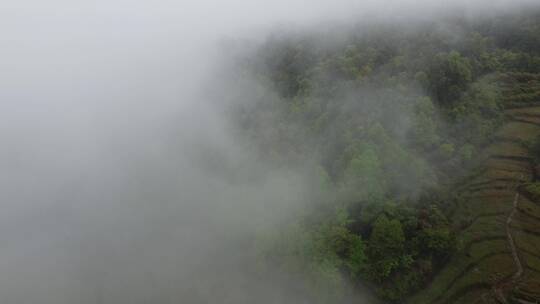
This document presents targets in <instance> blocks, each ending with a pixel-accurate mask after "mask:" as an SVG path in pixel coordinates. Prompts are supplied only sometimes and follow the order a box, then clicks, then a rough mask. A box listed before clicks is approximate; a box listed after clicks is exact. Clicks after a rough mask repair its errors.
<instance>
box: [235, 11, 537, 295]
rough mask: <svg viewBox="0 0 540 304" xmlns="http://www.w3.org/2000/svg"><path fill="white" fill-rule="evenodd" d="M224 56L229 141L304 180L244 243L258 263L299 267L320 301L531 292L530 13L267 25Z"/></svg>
mask: <svg viewBox="0 0 540 304" xmlns="http://www.w3.org/2000/svg"><path fill="white" fill-rule="evenodd" d="M235 64H236V71H237V73H236V76H235V77H231V79H230V82H233V83H237V85H249V86H251V89H250V92H252V95H250V96H249V99H250V100H251V101H252V102H250V103H241V102H234V100H235V99H240V98H239V97H238V96H235V95H234V94H232V95H231V94H229V95H226V96H229V97H228V98H229V99H231V100H232V101H233V102H232V103H229V104H232V106H231V108H229V109H228V111H229V113H230V115H232V116H233V117H234V121H236V122H237V124H238V126H240V127H241V130H242V131H241V132H240V136H242V137H243V138H245V139H248V141H249V142H250V143H252V147H253V149H255V150H257V151H258V153H259V155H260V157H261V158H264V159H265V160H270V161H271V162H273V163H275V164H277V165H279V166H283V167H295V166H302V167H308V168H309V169H308V170H310V171H309V172H312V174H313V176H317V179H318V181H319V182H318V184H316V185H314V187H313V189H314V190H313V195H312V198H310V199H311V200H312V201H313V202H312V203H311V204H310V206H311V207H310V208H307V210H306V211H305V212H304V213H303V214H302V215H301V216H299V217H296V218H295V219H294V220H292V221H287V222H284V223H283V224H282V225H281V226H280V229H278V230H277V231H274V230H273V233H268V232H265V233H260V234H259V235H258V236H257V238H256V240H254V242H255V244H256V248H257V250H258V256H259V258H260V264H261V269H264V268H265V267H268V268H277V269H282V270H283V271H285V272H287V273H293V274H294V273H296V274H298V275H301V276H305V277H307V280H306V282H307V283H306V284H305V286H303V287H302V290H300V291H299V292H301V293H305V294H308V295H311V296H313V298H314V299H317V301H318V302H320V303H336V302H339V301H340V300H343V299H346V296H347V294H350V293H352V292H354V289H355V288H356V287H355V286H357V285H359V284H361V285H367V286H368V288H370V289H372V290H374V291H375V292H376V293H377V295H378V296H379V297H380V298H381V299H382V300H384V301H388V302H405V301H406V299H411V297H413V298H412V300H411V303H433V302H440V303H450V302H455V303H475V302H476V301H479V300H481V299H485V301H487V302H489V301H495V300H498V301H507V300H508V301H510V299H520V300H522V301H525V300H526V301H536V300H539V299H540V293H539V290H540V276H539V275H538V274H539V273H540V268H538V267H540V266H538V265H539V264H538V261H540V237H538V236H539V235H540V225H539V223H538V221H537V220H538V219H539V218H540V213H538V210H537V209H538V208H539V206H540V205H539V204H540V200H539V197H540V195H539V194H538V193H539V192H540V191H539V190H538V189H539V188H540V187H539V186H538V184H536V183H534V182H533V181H534V178H535V176H536V175H535V173H534V172H533V171H534V170H532V169H531V168H533V164H534V162H535V161H536V162H538V159H539V158H540V156H539V155H540V154H539V153H540V152H539V151H540V149H539V148H538V141H535V140H534V138H535V137H536V136H540V127H539V126H540V120H538V118H539V117H540V116H539V114H538V111H537V110H538V109H539V108H535V106H540V76H539V75H540V10H524V11H521V12H509V13H506V14H500V15H492V16H487V15H486V16H482V17H475V18H469V17H467V16H465V15H460V14H453V15H450V16H448V17H445V18H442V19H438V20H418V21H414V22H408V23H390V22H383V21H380V22H361V23H358V24H357V25H354V26H340V27H336V28H332V29H329V30H314V31H298V32H296V33H283V32H277V33H275V34H274V35H273V36H272V37H270V38H269V39H268V40H267V41H266V42H265V43H264V44H263V45H262V46H259V47H257V48H256V49H255V50H251V51H247V52H243V53H241V55H238V56H236V57H235ZM246 79H247V80H246ZM229 93H230V92H229ZM512 109H513V110H512ZM518 122H519V123H518ZM493 155H495V156H496V157H492V156H493ZM500 166H503V167H504V166H506V167H505V168H506V169H505V168H503V169H501V168H499V167H500ZM512 166H513V167H512ZM508 167H512V168H516V167H517V168H518V169H515V170H514V169H512V168H510V169H508ZM497 168H498V169H497ZM490 170H491V171H490ZM486 171H489V172H491V173H489V174H487V175H486V173H485V172H486ZM495 171H496V172H495ZM516 172H518V173H516ZM520 172H521V173H520ZM519 174H521V175H519ZM482 187H483V188H482ZM518 188H519V189H522V192H523V193H524V194H523V195H522V196H523V197H527V203H523V204H528V205H530V206H529V207H525V205H523V206H521V207H519V208H529V209H527V210H529V213H530V214H529V215H520V216H523V217H525V216H529V218H528V219H526V220H525V219H521V221H520V220H517V219H515V218H514V213H515V212H516V208H518V207H516V206H515V204H517V202H516V203H513V202H514V195H517V194H516V192H515V191H516V190H515V189H518ZM478 189H480V190H478ZM507 190H508V191H507ZM482 191H484V192H482ZM493 191H503V192H504V191H507V192H504V193H502V192H493ZM485 192H487V195H486V196H484V197H480V198H479V196H482V195H483V194H486V193H485ZM473 197H476V198H473ZM486 197H488V198H486ZM516 200H517V198H516ZM493 201H500V202H498V203H497V202H495V203H494V202H493ZM519 208H518V209H519ZM512 220H513V224H512ZM508 221H509V222H508ZM479 222H482V223H483V224H478V225H483V226H481V227H476V226H474V225H476V224H475V223H479ZM512 225H513V226H515V227H517V228H515V229H514V230H516V231H521V230H519V229H520V228H519V227H525V226H526V229H525V228H523V229H522V230H526V231H529V232H528V234H526V233H525V234H523V233H521V232H519V233H518V232H516V231H514V230H512V229H511V227H510V226H512ZM473 226H474V227H476V228H474V227H473ZM470 227H473V228H470ZM509 227H510V228H509ZM467 229H469V230H467ZM471 229H472V230H471ZM474 229H476V230H474ZM508 235H510V236H514V239H516V243H517V247H520V246H521V248H525V247H526V248H525V249H526V251H519V250H518V251H519V252H516V249H514V248H511V247H512V246H514V245H515V244H510V243H511V242H510V243H509V242H508ZM482 241H488V242H487V243H486V242H484V243H483V245H481V246H480V247H481V248H480V247H479V245H478V244H479V242H482ZM489 241H492V242H491V243H490V242H489ZM520 242H521V243H520ZM471 246H472V247H474V248H471ZM525 249H524V250H525ZM494 252H495V253H494ZM500 252H502V253H504V256H500V255H499V256H498V255H497V253H500ZM525 252H526V253H525ZM516 254H517V255H519V258H517V260H516V257H515V255H516ZM524 255H527V258H526V259H525V260H524V259H523V258H522V257H523V256H524ZM491 257H495V259H491V260H490V258H491ZM517 261H519V262H522V263H523V264H524V265H522V266H519V267H524V268H525V269H526V270H527V269H528V270H527V271H525V274H520V275H519V276H518V277H516V276H515V273H516V270H515V269H516V268H515V267H516V266H515V265H514V264H515V263H516V262H517ZM482 263H484V264H482ZM486 263H487V264H486ZM529 264H534V265H533V266H531V265H529ZM505 267H506V268H505ZM535 267H536V268H535ZM494 268H500V271H499V272H500V273H494V272H493V273H491V272H490V271H492V270H493V269H494ZM481 271H484V273H481V274H478V273H480V272H481ZM522 272H523V271H522ZM475 276H476V277H475ZM520 284H521V285H520ZM535 284H536V285H535ZM522 285H523V286H524V287H523V286H522ZM519 286H522V287H521V290H522V291H523V290H525V291H523V292H521V293H520V292H519V290H518V291H516V288H518V287H519ZM419 291H421V292H420V293H419ZM501 299H502V300H501ZM490 303H491V302H490Z"/></svg>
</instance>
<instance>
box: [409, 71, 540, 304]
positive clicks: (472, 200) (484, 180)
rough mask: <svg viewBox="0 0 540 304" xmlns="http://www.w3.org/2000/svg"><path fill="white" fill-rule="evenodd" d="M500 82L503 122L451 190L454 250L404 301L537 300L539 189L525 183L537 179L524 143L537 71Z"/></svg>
mask: <svg viewBox="0 0 540 304" xmlns="http://www.w3.org/2000/svg"><path fill="white" fill-rule="evenodd" d="M505 83H506V85H505V90H506V91H505V93H506V94H507V96H509V97H508V98H507V100H508V102H507V109H506V111H505V113H506V116H507V120H506V123H505V124H504V125H503V126H502V127H501V128H500V129H499V130H497V134H496V136H495V138H496V140H495V141H494V143H492V144H491V145H489V146H488V147H486V148H485V150H484V151H483V155H482V157H481V158H482V164H481V165H480V166H479V167H480V168H481V170H480V171H479V172H477V173H476V174H475V175H474V177H472V178H471V180H470V182H468V183H467V185H466V186H464V187H463V188H461V189H459V190H458V191H459V192H461V193H462V195H463V196H464V197H465V198H466V199H465V200H463V203H460V204H461V205H459V206H456V207H457V208H456V209H455V210H456V211H455V214H454V215H453V223H454V225H455V227H456V229H457V230H458V231H459V234H458V244H459V250H458V252H457V253H456V254H455V255H454V256H453V257H452V259H451V261H450V262H449V263H448V264H447V266H446V267H445V268H443V269H442V270H441V271H440V272H438V273H437V275H436V276H435V277H434V279H433V281H432V282H431V284H430V285H429V286H428V287H427V288H426V289H424V290H423V291H421V292H420V293H418V294H417V295H415V296H414V297H412V298H411V299H409V301H408V302H409V303H414V304H417V303H523V304H526V303H540V196H538V195H535V194H534V193H532V192H531V190H530V188H528V187H527V185H529V184H530V183H532V182H535V179H536V178H538V176H537V173H536V172H535V168H534V165H533V158H532V155H531V154H532V152H531V151H530V150H529V148H528V145H527V143H528V142H530V141H531V140H532V139H534V138H535V137H537V136H539V135H540V98H537V97H538V96H537V95H538V92H540V85H539V84H540V76H538V75H532V74H524V75H522V74H520V75H517V74H516V75H509V76H508V78H506V79H505ZM538 189H540V188H538Z"/></svg>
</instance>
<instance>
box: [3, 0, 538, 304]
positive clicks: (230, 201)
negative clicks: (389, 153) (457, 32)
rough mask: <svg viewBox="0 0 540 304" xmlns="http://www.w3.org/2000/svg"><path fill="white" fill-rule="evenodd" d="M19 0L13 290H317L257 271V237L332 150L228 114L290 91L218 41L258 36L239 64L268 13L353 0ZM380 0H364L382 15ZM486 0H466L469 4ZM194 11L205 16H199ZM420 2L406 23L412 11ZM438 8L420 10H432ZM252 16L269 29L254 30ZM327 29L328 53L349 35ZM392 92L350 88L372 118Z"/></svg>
mask: <svg viewBox="0 0 540 304" xmlns="http://www.w3.org/2000/svg"><path fill="white" fill-rule="evenodd" d="M21 3H22V4H12V7H9V9H7V10H6V11H5V12H4V13H1V14H0V16H2V17H5V18H2V19H3V21H2V22H0V24H3V25H4V26H3V28H4V29H2V30H0V32H2V35H3V36H4V37H7V39H6V40H5V41H4V42H3V43H0V44H1V45H3V46H5V48H2V49H3V50H2V51H0V55H2V56H0V57H2V59H0V64H1V65H2V66H4V67H6V69H4V71H3V72H1V73H0V88H1V89H0V99H1V100H2V102H0V111H1V113H2V114H0V118H1V119H0V120H1V122H0V139H1V140H2V143H3V148H2V149H0V167H1V168H2V170H1V172H2V173H1V174H0V189H1V193H2V196H3V199H2V200H1V201H2V202H3V207H4V208H3V212H2V213H1V214H0V218H1V220H2V221H1V222H2V223H1V224H0V225H3V228H4V229H2V232H1V233H0V237H1V238H2V239H3V241H4V242H3V244H4V249H3V250H0V267H1V272H0V273H2V275H0V278H1V279H2V284H0V302H2V303H4V302H5V303H55V304H58V303H148V302H152V303H217V302H222V303H223V302H224V303H247V302H250V301H253V299H256V300H257V301H258V302H262V303H310V302H311V301H310V300H311V299H309V296H306V292H305V290H304V286H303V283H302V280H306V278H305V277H304V276H303V274H302V273H300V274H296V273H293V274H289V273H282V272H281V271H277V270H276V271H271V270H270V271H269V270H268V269H265V270H264V271H267V272H264V271H263V272H261V271H260V268H259V265H258V256H257V255H256V253H254V252H251V251H250V250H251V248H252V247H253V246H255V245H254V243H256V241H253V238H254V236H253V235H254V232H256V233H258V234H272V233H274V232H275V231H279V230H280V229H279V228H280V227H281V225H282V224H283V223H286V224H287V223H289V222H290V221H291V220H293V219H295V218H297V217H301V216H303V215H304V214H305V213H309V212H310V211H311V209H313V208H315V207H314V206H318V204H322V202H319V201H318V200H321V197H324V195H323V194H320V193H319V192H318V190H319V189H318V187H319V176H318V173H314V171H316V170H317V168H313V166H314V162H315V160H319V159H320V158H321V154H322V152H321V153H318V151H315V152H314V153H313V154H312V158H313V159H304V160H302V161H298V162H293V165H291V163H286V162H285V163H282V162H280V160H279V156H278V157H277V160H276V157H274V156H270V157H268V158H267V157H266V154H265V150H264V148H260V147H258V146H257V145H258V143H255V142H254V141H253V140H252V139H246V137H245V133H244V132H243V131H245V130H242V129H240V130H239V129H238V126H237V121H230V120H229V119H231V116H230V113H227V111H231V108H230V106H231V104H232V105H234V106H237V105H238V104H240V105H241V106H242V105H243V104H247V105H246V107H248V108H249V107H250V106H251V103H252V102H253V101H254V100H257V99H258V100H260V101H261V102H262V103H264V102H266V101H267V100H272V99H277V98H279V93H278V92H277V91H274V90H272V89H269V87H268V86H267V83H266V82H262V83H261V82H260V81H259V80H258V79H247V80H246V79H242V76H238V77H239V78H240V80H238V79H236V78H234V77H235V75H236V73H237V70H236V68H237V67H236V66H235V65H236V64H237V62H236V61H229V58H222V57H219V56H223V54H222V53H221V51H222V50H223V49H221V48H219V47H215V43H214V41H215V40H218V39H220V37H222V36H232V37H238V36H237V35H236V33H237V32H236V31H238V32H241V33H242V34H243V33H245V35H246V36H247V38H245V40H247V41H248V42H247V43H246V44H248V48H247V50H246V49H242V48H243V45H242V44H241V43H240V47H239V49H240V50H235V49H233V50H230V49H227V50H225V51H224V52H231V53H232V55H231V56H237V55H238V53H240V55H238V56H239V57H240V59H239V60H240V61H243V60H245V58H246V57H249V56H253V53H250V52H251V51H253V52H256V51H257V50H259V48H260V46H261V44H263V43H264V41H266V37H268V35H269V34H268V30H267V28H268V26H267V25H268V24H270V27H272V26H273V25H274V24H275V23H276V22H283V20H286V21H285V22H284V24H288V23H287V22H292V23H294V22H295V21H296V20H295V19H296V17H298V20H300V21H298V23H300V24H301V25H300V26H298V28H299V30H298V31H299V32H300V35H302V34H303V33H304V32H305V31H306V29H308V30H307V31H308V32H309V29H310V28H311V27H315V28H316V29H315V32H316V33H315V34H312V35H313V36H316V35H317V34H318V32H319V29H318V28H317V24H321V23H322V24H324V25H325V26H326V25H327V24H329V23H330V24H331V23H332V22H333V21H321V20H323V19H324V15H325V12H327V11H328V12H331V13H332V14H334V15H335V16H337V17H339V16H341V14H344V12H343V11H344V10H345V9H343V7H346V6H347V5H348V4H350V1H349V2H347V1H344V3H345V4H341V3H342V2H340V5H336V6H339V7H341V9H332V7H333V6H334V5H332V4H328V3H324V2H320V5H317V4H314V3H311V2H310V3H311V5H312V6H313V7H314V8H313V11H309V8H310V4H309V3H306V2H305V1H295V2H293V3H281V2H279V1H278V2H275V3H274V4H272V5H271V8H269V9H268V11H265V9H264V6H265V5H266V4H260V3H259V4H260V7H259V6H258V5H257V4H253V3H251V4H250V3H247V2H245V1H244V2H242V1H233V2H232V3H231V4H230V5H228V4H226V3H225V4H216V3H211V2H210V3H209V2H204V3H202V4H200V6H199V7H195V6H197V4H188V3H187V2H183V3H180V4H174V3H171V2H166V1H165V2H160V3H161V5H156V7H154V6H153V5H149V4H146V3H144V2H140V1H139V2H136V5H132V6H130V8H129V9H127V13H126V12H124V11H123V10H124V8H125V7H126V5H127V4H126V3H123V2H117V3H116V2H115V3H101V2H99V3H98V4H96V5H94V4H92V5H91V4H89V3H84V4H82V3H81V4H80V5H81V6H80V7H78V4H68V3H67V2H66V1H54V2H52V3H51V4H45V3H41V2H40V3H37V2H33V1H25V2H21ZM370 3H371V4H366V5H367V6H372V7H371V8H367V9H365V11H367V12H369V11H370V10H373V11H377V12H381V11H382V12H384V11H385V8H382V7H379V6H380V4H377V3H375V2H373V1H372V2H370ZM393 3H397V2H393ZM498 3H500V4H499V5H501V7H502V9H501V10H504V9H506V8H509V7H512V6H518V4H511V3H510V2H508V1H506V2H505V1H501V2H498ZM529 3H533V2H529ZM424 4H425V3H424ZM483 4H485V3H484V2H478V3H477V4H470V5H472V6H475V5H477V7H475V8H472V9H471V11H472V12H473V13H471V14H473V16H474V14H476V13H478V12H477V10H480V9H481V8H482V6H483ZM216 5H217V6H218V7H220V8H222V11H223V12H229V13H230V14H229V15H230V16H229V17H227V18H224V17H223V16H222V15H226V13H221V12H220V10H219V9H215V8H214V6H216ZM244 5H245V6H247V7H248V9H244V10H243V11H244V12H242V13H240V11H242V7H243V6H244ZM401 5H403V6H404V7H407V6H408V5H410V4H401ZM418 5H419V6H422V4H418ZM190 6H194V7H191V10H194V11H196V12H198V13H196V14H194V15H193V16H189V13H186V12H189V11H191V10H190V9H189V8H190ZM255 6H257V7H255ZM289 6H292V9H291V8H290V7H289ZM399 6H400V5H397V4H396V7H399ZM443 6H444V5H443ZM456 6H459V5H457V4H456ZM408 7H409V8H408V9H407V10H409V11H410V12H409V13H407V12H405V13H403V14H404V15H403V17H402V18H403V20H400V22H406V21H407V22H408V21H410V22H411V23H414V22H413V21H412V20H409V19H408V18H409V15H415V14H414V13H413V11H414V6H408ZM306 10H308V11H307V12H306ZM396 10H397V9H396ZM419 10H420V9H419ZM212 11H216V13H213V12H212ZM345 11H346V10H345ZM51 12H56V13H55V14H51ZM88 12H91V13H88ZM176 12H180V13H179V14H180V16H181V18H178V19H176V16H175V14H176ZM235 12H237V13H238V14H239V15H240V16H241V17H239V18H238V20H234V19H235V18H234V13H235ZM268 12H275V16H272V14H269V13H268ZM303 12H306V13H305V14H304V13H303ZM428 12H429V13H425V14H427V15H428V16H427V17H426V16H424V17H421V18H420V19H422V18H428V19H431V18H436V15H435V14H434V13H433V12H432V11H429V10H428ZM345 13H347V14H348V13H349V12H345ZM443 13H444V12H443ZM212 14H216V15H219V16H216V19H217V20H218V21H216V24H212V17H213V16H212ZM365 14H368V13H365ZM487 14H489V13H487ZM249 15H252V16H249ZM268 15H270V17H269V16H268ZM304 15H306V16H304ZM353 15H354V14H353ZM201 16H204V18H201ZM335 16H332V17H329V19H332V20H335V19H339V18H336V17H335ZM373 16H377V15H375V14H373ZM79 17H82V18H79ZM273 18H276V19H275V20H273ZM349 18H351V19H353V21H352V22H354V18H353V17H346V18H343V20H339V21H338V22H337V23H342V24H343V23H344V24H347V23H348V22H349ZM380 18H381V20H383V21H381V22H383V23H384V22H390V23H391V22H392V18H393V17H392V16H381V17H380ZM258 19H260V20H258ZM374 19H376V17H374ZM201 20H203V21H201ZM245 20H248V21H246V24H247V25H244V23H243V22H244V21H245ZM276 20H277V21H276ZM123 21H125V23H123ZM229 21H230V22H231V23H232V24H229V25H226V26H223V23H224V22H229ZM259 21H260V22H259ZM302 23H303V24H305V25H302ZM252 24H255V26H254V27H255V28H258V27H262V28H263V29H260V30H259V29H257V30H254V31H253V32H254V33H253V32H252V31H250V30H249V29H248V30H245V28H247V27H249V26H251V25H252ZM261 24H262V26H261ZM313 24H316V25H313ZM220 26H223V28H220ZM338 26H339V25H338ZM289 27H293V28H294V26H289V25H282V26H281V28H280V31H287V30H288V29H289ZM449 30H451V29H449ZM323 32H324V31H323ZM285 35H287V34H285ZM252 36H253V37H252ZM261 37H262V40H263V41H262V42H261ZM243 38H244V37H242V36H240V38H239V39H243ZM330 38H331V39H328V42H326V41H325V42H323V46H322V47H321V48H328V49H332V48H335V47H336V45H335V43H338V44H339V43H340V37H338V36H335V37H330ZM332 38H333V39H332ZM336 40H337V41H336ZM344 40H346V39H344ZM250 41H254V42H250ZM226 43H228V42H226ZM227 47H228V46H227V45H226V46H225V48H227ZM235 47H236V46H233V48H235ZM209 48H210V49H209ZM245 53H247V54H245ZM226 56H227V55H226ZM244 63H245V61H244ZM231 66H232V67H231ZM231 69H233V70H231ZM208 74H210V75H208ZM216 75H217V76H218V77H215V76H216ZM237 80H238V82H237ZM243 81H245V83H243ZM231 82H232V83H231ZM239 82H240V83H239ZM200 91H203V92H202V93H201V92H200ZM372 91H375V92H372ZM422 93H423V92H421V91H418V92H414V93H411V94H412V95H421V94H422ZM378 94H379V95H378ZM384 94H385V93H380V92H379V91H377V90H373V89H372V88H369V87H368V88H360V89H352V90H348V89H345V90H343V94H342V96H343V98H342V99H339V100H341V101H343V103H344V105H343V108H342V112H344V113H346V112H347V111H350V110H351V108H354V107H357V106H358V104H357V103H356V101H357V100H356V99H355V98H356V97H357V96H358V95H361V96H364V99H363V103H362V105H361V106H365V107H367V108H369V109H366V112H368V113H369V112H370V111H371V110H372V109H373V110H376V109H377V107H378V105H379V104H378V103H376V101H377V100H378V98H386V97H388V96H387V95H384ZM208 96H209V97H208ZM261 96H262V97H261ZM373 96H374V97H373ZM381 96H382V97H381ZM392 96H393V93H392V94H390V97H392ZM226 99H229V100H226ZM404 113H405V112H404ZM410 114H411V113H407V115H410ZM407 115H404V116H407ZM401 118H403V119H404V121H403V124H404V125H406V126H407V127H404V128H403V129H401V130H396V136H398V135H399V136H404V135H400V134H398V133H399V131H403V132H405V130H406V129H409V127H410V126H409V122H408V118H407V117H401ZM275 119H276V118H275V117H269V118H268V121H266V122H264V121H263V122H262V123H261V125H262V126H264V125H265V124H270V123H273V122H274V121H275ZM290 128H291V129H300V126H296V125H294V123H293V124H291V125H290ZM317 140H318V139H317V138H313V139H306V143H307V147H314V146H317V145H320V144H321V143H320V142H317ZM403 140H405V139H403ZM310 141H313V142H310ZM261 150H262V151H261ZM267 151H269V150H266V152H267ZM405 181H406V180H405ZM319 195H320V197H318V196H319ZM345 195H348V194H345ZM324 198H326V197H324ZM297 285H298V286H297ZM363 298H364V295H354V297H353V299H354V300H358V299H363ZM265 301H266V302H265ZM366 301H367V300H365V301H364V302H366Z"/></svg>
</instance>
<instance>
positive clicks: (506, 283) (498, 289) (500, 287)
mask: <svg viewBox="0 0 540 304" xmlns="http://www.w3.org/2000/svg"><path fill="white" fill-rule="evenodd" d="M520 179H521V177H520ZM518 180H519V179H518ZM518 202H519V192H516V194H515V195H514V201H513V202H512V211H511V212H510V214H509V215H508V217H507V218H506V225H505V226H506V227H505V228H506V238H507V240H508V244H509V245H510V251H511V252H512V259H513V260H514V264H515V265H516V272H515V273H514V274H513V275H512V277H511V278H510V279H509V280H502V281H501V282H499V283H497V284H495V285H494V286H493V293H494V295H495V298H496V299H497V301H499V302H500V303H503V304H506V303H508V301H507V300H506V297H505V295H504V290H508V289H510V288H512V287H513V286H515V284H516V283H517V282H518V281H519V279H520V278H521V275H522V274H523V265H522V263H521V259H520V258H519V254H518V252H517V248H516V243H515V241H514V237H513V236H512V228H511V227H510V225H511V224H512V219H513V218H514V214H515V213H516V211H517V207H518ZM483 298H484V297H483ZM484 301H485V298H484Z"/></svg>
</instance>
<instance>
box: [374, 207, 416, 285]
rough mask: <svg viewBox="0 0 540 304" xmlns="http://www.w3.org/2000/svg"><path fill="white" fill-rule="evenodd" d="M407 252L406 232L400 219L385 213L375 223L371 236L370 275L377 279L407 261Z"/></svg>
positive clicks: (388, 274)
mask: <svg viewBox="0 0 540 304" xmlns="http://www.w3.org/2000/svg"><path fill="white" fill-rule="evenodd" d="M404 253H405V234H404V233H403V228H402V226H401V223H400V222H399V221H398V220H395V219H393V220H389V219H388V217H387V216H386V215H384V214H382V215H380V216H379V217H378V218H377V220H376V221H375V223H374V225H373V231H372V232H371V235H370V237H369V247H368V258H369V261H370V267H371V269H370V276H371V277H373V278H374V279H375V280H377V281H382V280H383V279H385V278H387V277H388V276H390V274H391V273H392V272H393V271H394V270H396V269H398V268H400V267H401V266H403V265H404V264H406V263H407V261H406V259H407V257H406V256H405V255H404Z"/></svg>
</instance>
